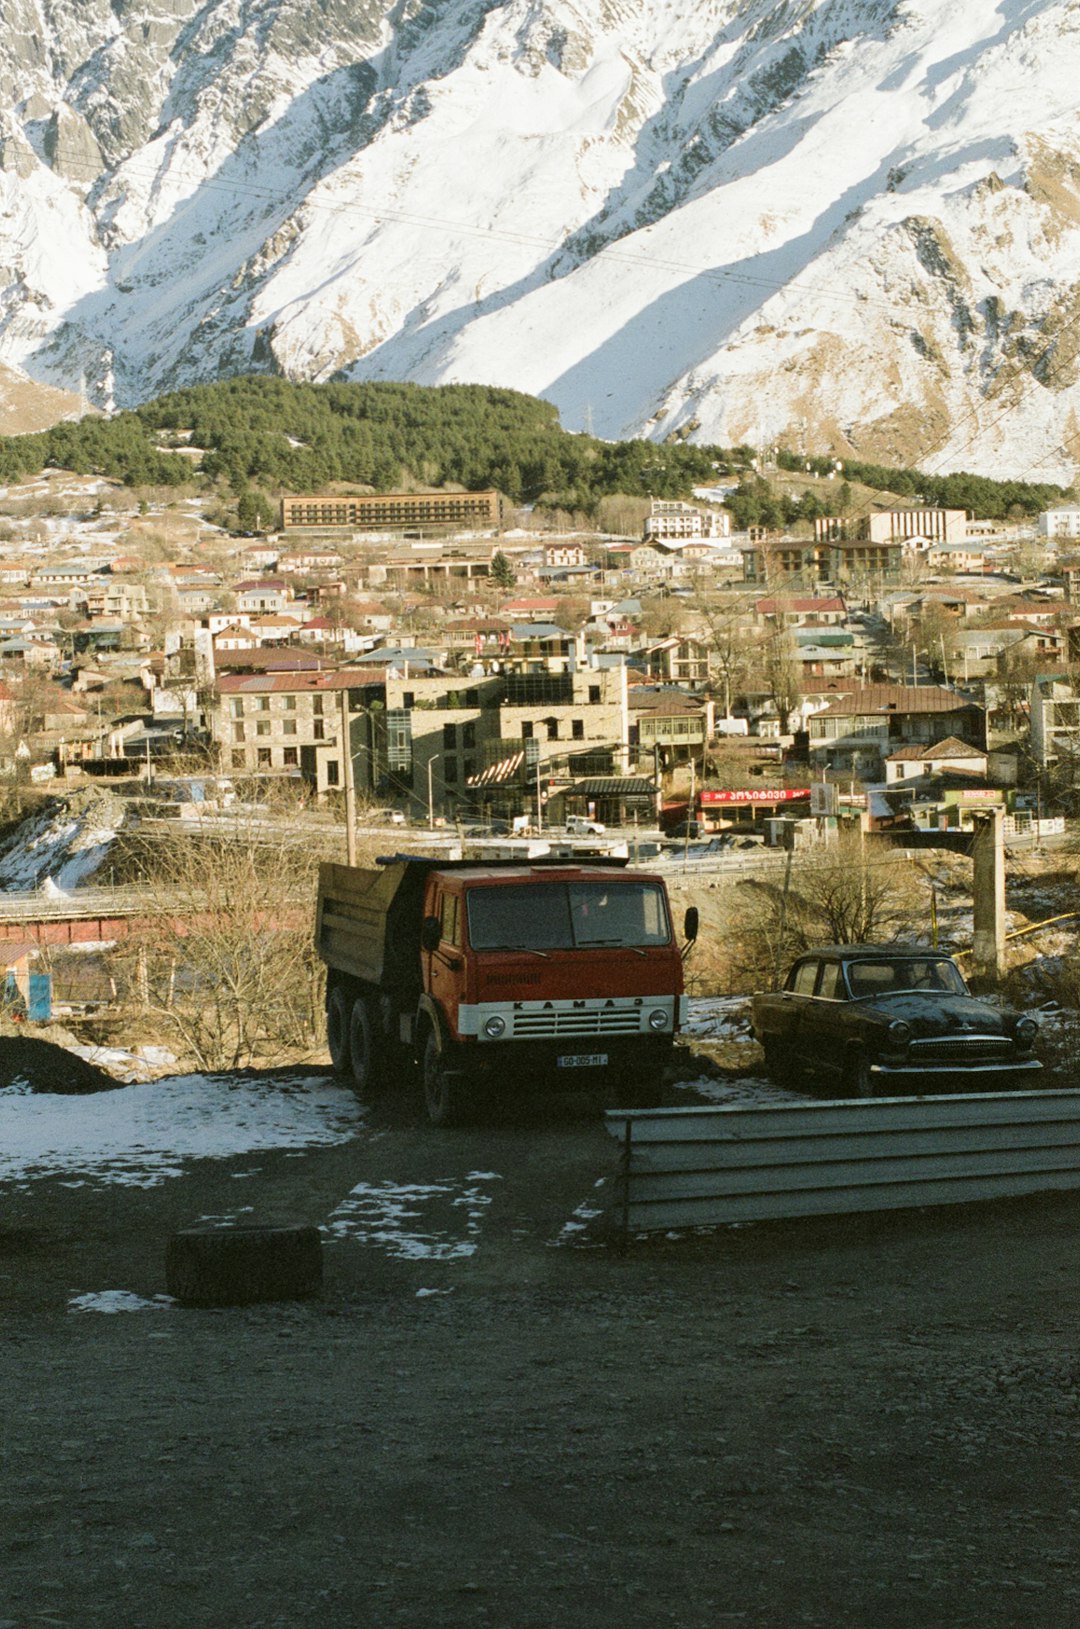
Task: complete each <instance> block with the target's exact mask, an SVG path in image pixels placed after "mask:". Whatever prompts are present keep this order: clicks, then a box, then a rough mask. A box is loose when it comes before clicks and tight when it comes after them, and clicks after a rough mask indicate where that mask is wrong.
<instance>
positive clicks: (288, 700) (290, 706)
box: [281, 696, 296, 713]
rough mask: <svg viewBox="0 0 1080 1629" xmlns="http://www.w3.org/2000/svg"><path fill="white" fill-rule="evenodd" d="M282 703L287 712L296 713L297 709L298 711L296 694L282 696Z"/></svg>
mask: <svg viewBox="0 0 1080 1629" xmlns="http://www.w3.org/2000/svg"><path fill="white" fill-rule="evenodd" d="M281 705H282V707H283V708H284V710H285V712H287V713H295V711H296V697H295V696H282V698H281Z"/></svg>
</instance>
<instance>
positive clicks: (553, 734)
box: [546, 718, 559, 741]
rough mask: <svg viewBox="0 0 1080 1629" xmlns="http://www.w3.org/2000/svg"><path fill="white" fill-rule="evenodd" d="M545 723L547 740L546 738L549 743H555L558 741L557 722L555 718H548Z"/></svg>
mask: <svg viewBox="0 0 1080 1629" xmlns="http://www.w3.org/2000/svg"><path fill="white" fill-rule="evenodd" d="M546 723H547V738H548V740H549V741H557V740H558V739H559V721H558V719H557V718H549V719H547V720H546Z"/></svg>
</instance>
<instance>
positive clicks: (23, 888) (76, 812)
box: [0, 787, 127, 898]
mask: <svg viewBox="0 0 1080 1629" xmlns="http://www.w3.org/2000/svg"><path fill="white" fill-rule="evenodd" d="M126 814H127V810H126V808H125V806H124V803H123V801H122V800H121V799H120V798H118V797H116V796H115V795H114V794H113V793H111V792H108V791H106V790H104V789H103V788H97V787H93V788H86V789H84V790H82V791H79V792H76V793H73V794H72V796H71V797H69V798H64V799H62V800H57V801H56V802H53V803H49V804H48V805H46V807H45V808H44V809H42V811H41V812H40V814H37V815H35V816H34V817H33V818H32V819H30V820H25V821H23V823H22V825H21V826H20V827H19V828H18V830H17V831H16V833H15V835H14V837H13V838H12V839H11V841H10V842H9V843H8V844H7V846H6V847H5V848H4V849H3V850H2V851H0V889H3V890H4V891H8V892H12V893H18V892H29V891H30V890H31V889H34V888H41V889H43V890H44V891H46V892H47V893H49V894H50V895H52V896H53V897H54V898H55V897H56V895H57V894H62V893H66V892H67V891H68V890H69V889H71V888H78V887H79V886H80V885H81V884H82V883H85V882H86V881H87V880H88V879H89V878H91V877H92V876H93V874H94V872H95V871H96V870H97V869H98V867H99V866H100V865H101V863H102V861H103V860H104V858H105V856H106V854H107V853H108V851H109V847H110V845H111V844H112V842H113V840H114V838H115V837H116V834H117V832H118V831H119V830H120V828H121V826H122V825H123V823H124V819H125V816H126Z"/></svg>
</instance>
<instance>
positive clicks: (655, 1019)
mask: <svg viewBox="0 0 1080 1629" xmlns="http://www.w3.org/2000/svg"><path fill="white" fill-rule="evenodd" d="M667 1027H668V1015H667V1013H666V1012H664V1010H663V1008H662V1007H657V1008H656V1009H655V1010H654V1011H653V1012H651V1013H650V1014H649V1028H650V1029H667Z"/></svg>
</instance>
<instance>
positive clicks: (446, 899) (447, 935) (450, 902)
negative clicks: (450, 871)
mask: <svg viewBox="0 0 1080 1629" xmlns="http://www.w3.org/2000/svg"><path fill="white" fill-rule="evenodd" d="M460 907H461V901H460V899H459V898H458V896H457V894H444V895H443V896H442V899H441V900H440V901H439V917H440V920H441V922H442V936H443V939H444V940H445V941H446V943H447V944H450V945H459V944H460V943H461V911H460Z"/></svg>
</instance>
